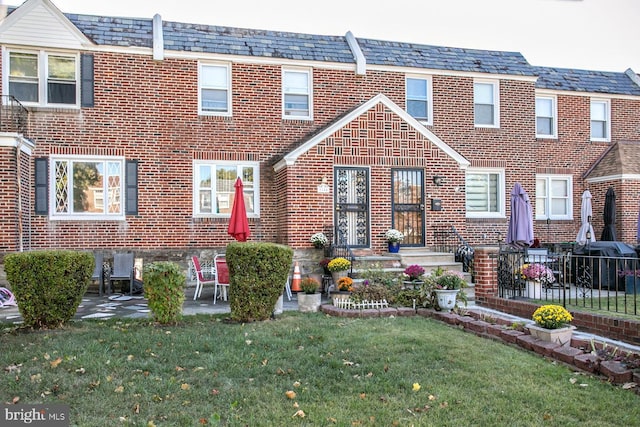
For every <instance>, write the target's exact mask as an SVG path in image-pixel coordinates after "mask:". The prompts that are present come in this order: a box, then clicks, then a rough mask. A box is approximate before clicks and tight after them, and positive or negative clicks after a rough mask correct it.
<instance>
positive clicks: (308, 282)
mask: <svg viewBox="0 0 640 427" xmlns="http://www.w3.org/2000/svg"><path fill="white" fill-rule="evenodd" d="M319 287H320V283H318V281H317V280H316V279H314V278H312V277H305V278H304V279H302V281H301V282H300V289H302V292H304V293H305V294H315V293H316V292H317V291H318V288H319Z"/></svg>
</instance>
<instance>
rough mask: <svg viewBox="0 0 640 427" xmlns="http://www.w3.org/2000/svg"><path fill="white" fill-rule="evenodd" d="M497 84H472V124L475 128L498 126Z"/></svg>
mask: <svg viewBox="0 0 640 427" xmlns="http://www.w3.org/2000/svg"><path fill="white" fill-rule="evenodd" d="M499 105H500V99H499V88H498V82H496V81H487V80H476V81H475V82H474V83H473V107H474V108H473V111H474V123H475V125H476V126H477V127H499V126H500V111H499Z"/></svg>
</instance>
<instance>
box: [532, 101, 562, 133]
mask: <svg viewBox="0 0 640 427" xmlns="http://www.w3.org/2000/svg"><path fill="white" fill-rule="evenodd" d="M556 102H557V98H556V97H555V96H552V95H548V96H547V95H544V96H536V137H538V138H557V137H558V134H557V123H558V115H557V107H556Z"/></svg>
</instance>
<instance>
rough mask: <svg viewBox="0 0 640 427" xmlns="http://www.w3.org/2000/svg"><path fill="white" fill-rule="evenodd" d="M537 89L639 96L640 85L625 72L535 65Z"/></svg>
mask: <svg viewBox="0 0 640 427" xmlns="http://www.w3.org/2000/svg"><path fill="white" fill-rule="evenodd" d="M535 70H536V73H537V74H538V75H539V76H540V77H539V78H538V81H537V82H536V88H538V89H554V90H567V91H572V92H594V93H608V94H618V95H636V96H640V86H638V85H636V84H635V83H634V82H633V81H632V80H631V79H630V78H629V76H627V75H626V74H625V73H623V72H622V73H615V72H609V71H590V70H574V69H569V68H551V67H535Z"/></svg>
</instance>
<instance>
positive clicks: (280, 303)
mask: <svg viewBox="0 0 640 427" xmlns="http://www.w3.org/2000/svg"><path fill="white" fill-rule="evenodd" d="M283 311H284V295H280V296H279V297H278V300H277V301H276V306H275V307H274V309H273V314H274V315H278V314H282V312H283Z"/></svg>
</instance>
